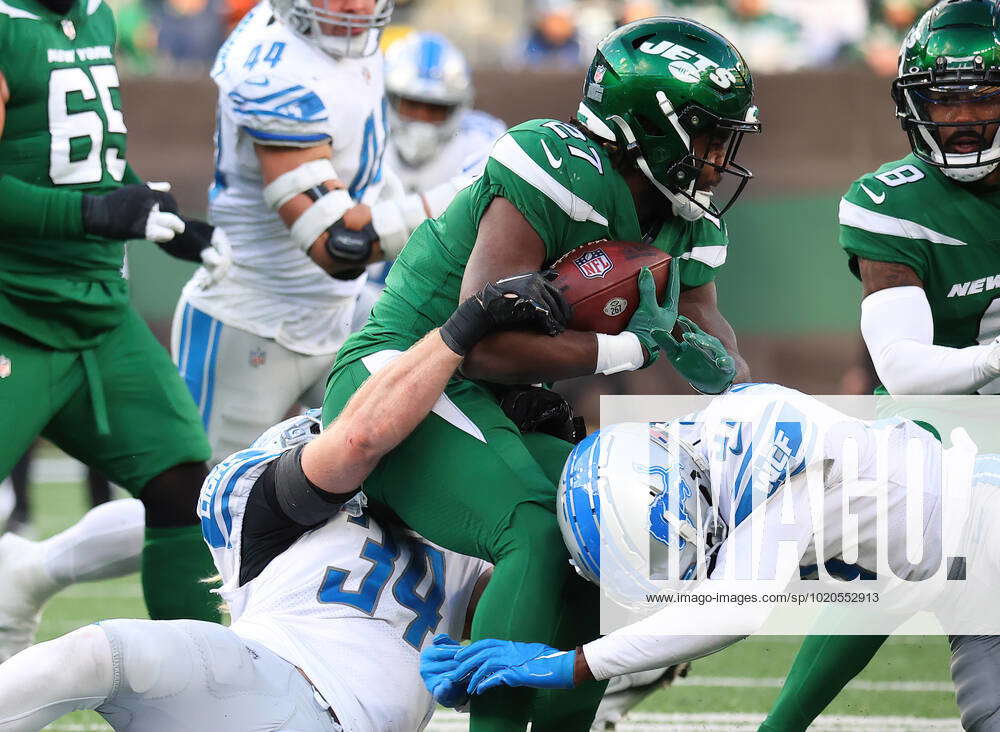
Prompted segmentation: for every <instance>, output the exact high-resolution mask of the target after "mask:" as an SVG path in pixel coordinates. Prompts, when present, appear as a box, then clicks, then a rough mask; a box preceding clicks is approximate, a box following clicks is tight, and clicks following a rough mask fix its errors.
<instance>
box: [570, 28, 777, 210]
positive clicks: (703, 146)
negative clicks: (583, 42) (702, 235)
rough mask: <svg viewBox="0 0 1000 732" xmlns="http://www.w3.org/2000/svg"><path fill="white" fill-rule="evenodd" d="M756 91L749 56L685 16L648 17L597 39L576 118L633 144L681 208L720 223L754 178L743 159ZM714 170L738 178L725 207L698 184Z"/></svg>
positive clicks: (753, 127) (656, 182) (623, 145)
mask: <svg viewBox="0 0 1000 732" xmlns="http://www.w3.org/2000/svg"><path fill="white" fill-rule="evenodd" d="M696 41H697V43H695V42H696ZM692 45H695V46H696V47H697V48H698V50H697V51H695V50H693V49H692ZM753 93H754V86H753V79H752V77H751V75H750V70H749V69H748V68H747V65H746V62H745V61H744V60H743V57H742V56H740V53H739V51H737V50H736V48H735V47H734V46H733V45H732V44H731V43H730V42H729V41H727V40H726V39H725V38H723V37H722V36H721V35H719V34H718V33H716V32H715V31H713V30H712V29H710V28H707V27H706V26H703V25H701V24H700V23H696V22H694V21H691V20H687V19H684V18H648V19H646V20H641V21H637V22H635V23H630V24H628V25H626V26H623V27H621V28H619V29H618V30H616V31H615V32H613V33H612V34H610V35H609V36H607V37H606V38H605V39H604V40H603V41H601V43H600V44H599V45H598V48H597V54H596V56H595V57H594V61H593V63H592V64H591V67H590V73H589V74H588V75H587V81H586V84H585V86H584V99H583V101H582V102H581V103H580V107H579V109H578V111H577V115H576V116H577V119H578V120H579V122H580V123H581V124H582V125H583V126H584V127H586V128H587V129H588V130H589V131H590V132H591V134H593V135H594V136H596V137H598V138H600V139H602V140H605V141H607V142H610V143H614V144H615V145H616V146H617V147H618V148H619V149H620V150H622V151H624V152H625V154H626V155H627V156H628V157H629V158H630V159H631V160H632V161H633V162H634V163H635V165H636V167H637V168H638V169H639V170H640V171H641V172H642V174H643V175H644V176H645V177H646V178H647V179H649V181H650V182H651V183H652V185H653V186H654V187H655V188H656V189H657V190H658V191H660V193H662V194H663V195H664V196H665V197H666V198H667V199H668V200H669V201H670V202H671V205H672V207H673V211H674V213H675V214H676V215H678V216H681V217H683V218H685V219H687V220H689V221H696V220H698V219H700V218H702V217H705V216H708V217H709V218H710V220H712V221H713V222H714V223H715V224H716V225H720V226H721V224H720V223H719V219H720V217H721V216H722V215H723V214H725V213H726V211H728V210H729V209H730V208H731V207H732V206H733V204H734V203H735V202H736V200H737V199H738V198H739V197H740V195H741V194H742V193H743V190H744V188H745V187H746V184H747V183H748V182H749V180H750V179H751V178H752V177H753V174H752V173H751V172H750V171H749V170H747V169H746V168H745V167H743V166H741V165H739V164H738V163H737V162H736V156H737V154H738V152H739V148H740V143H741V142H742V139H743V136H744V135H745V134H748V133H751V134H752V133H758V132H760V120H759V114H758V111H757V107H756V106H754V104H753ZM708 168H714V169H715V173H716V177H717V178H718V179H719V180H725V179H726V176H730V180H735V181H736V184H737V185H736V190H735V191H734V192H733V193H732V195H731V196H730V197H729V200H728V201H726V202H725V203H724V204H722V205H721V206H716V205H713V202H712V201H713V194H712V191H711V186H710V185H709V186H706V185H705V184H704V183H702V184H699V179H701V178H702V173H703V171H705V170H706V169H708ZM699 185H701V187H699Z"/></svg>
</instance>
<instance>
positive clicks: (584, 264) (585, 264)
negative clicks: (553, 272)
mask: <svg viewBox="0 0 1000 732" xmlns="http://www.w3.org/2000/svg"><path fill="white" fill-rule="evenodd" d="M573 264H575V265H576V267H577V269H579V270H580V274H582V275H583V276H584V277H586V278H587V279H588V280H594V279H597V278H599V277H600V278H603V277H604V275H606V274H607V273H608V272H610V271H611V268H612V267H614V266H615V265H614V262H612V261H611V257H609V256H608V255H607V254H605V253H604V250H603V249H594V250H592V251H589V252H584V254H582V255H581V256H579V257H577V258H576V259H574V260H573Z"/></svg>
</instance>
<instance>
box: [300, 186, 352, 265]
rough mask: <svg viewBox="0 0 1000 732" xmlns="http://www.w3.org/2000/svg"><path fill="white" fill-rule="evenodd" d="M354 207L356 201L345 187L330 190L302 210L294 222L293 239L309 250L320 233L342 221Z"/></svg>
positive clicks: (301, 247)
mask: <svg viewBox="0 0 1000 732" xmlns="http://www.w3.org/2000/svg"><path fill="white" fill-rule="evenodd" d="M352 208H354V201H353V200H351V197H350V195H349V194H348V193H347V191H345V190H344V189H342V188H341V189H338V190H336V191H330V192H329V193H327V194H326V195H325V196H323V197H322V198H320V199H319V200H318V201H316V203H314V204H313V205H312V206H310V207H309V208H307V209H306V210H305V211H303V212H302V215H301V216H299V217H298V218H297V219H296V220H295V223H294V224H292V241H294V242H295V243H296V244H297V245H298V246H299V248H300V249H302V250H303V251H308V250H309V247H311V246H312V245H313V242H315V241H316V240H317V239H318V238H319V236H320V234H322V233H323V232H324V231H326V230H327V229H329V228H330V227H331V226H333V225H334V224H335V223H337V222H338V221H340V220H341V219H342V218H343V217H344V214H345V213H347V212H348V211H349V210H350V209H352Z"/></svg>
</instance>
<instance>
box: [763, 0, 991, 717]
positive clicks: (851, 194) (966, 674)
mask: <svg viewBox="0 0 1000 732" xmlns="http://www.w3.org/2000/svg"><path fill="white" fill-rule="evenodd" d="M892 94H893V98H894V100H895V102H896V108H897V116H898V117H899V119H900V120H901V122H902V125H903V129H904V130H905V131H906V133H907V135H908V136H909V138H910V143H911V146H912V149H913V152H912V154H911V155H908V156H907V157H905V158H904V159H902V160H897V161H895V162H892V163H888V164H886V165H883V166H882V167H881V168H879V169H878V170H877V171H876V172H874V173H870V174H868V175H865V176H863V177H861V178H860V179H859V180H857V181H856V182H855V183H854V184H853V185H852V186H851V188H850V190H849V191H848V192H847V194H846V195H845V196H844V199H843V200H842V201H841V204H840V224H841V234H840V241H841V245H842V246H843V247H844V249H845V251H846V252H847V254H848V256H849V258H850V259H849V261H850V266H851V270H852V271H853V272H854V273H855V274H856V275H857V276H858V277H860V279H861V282H862V285H863V292H864V300H863V301H862V303H861V331H862V334H863V336H864V339H865V343H866V344H867V346H868V350H869V352H870V353H871V357H872V361H873V363H874V364H875V369H876V372H877V373H878V376H879V379H880V381H881V382H882V387H884V389H885V390H886V391H888V393H890V394H977V393H978V394H996V393H998V392H1000V340H998V336H1000V299H997V296H998V295H1000V251H998V250H997V245H996V242H997V231H998V230H1000V135H998V131H1000V4H998V2H997V0H950V1H949V2H942V3H939V4H938V5H936V6H935V7H934V8H932V9H931V10H929V11H928V12H927V13H926V14H925V15H924V16H923V18H921V20H920V21H919V22H918V23H917V25H916V26H915V27H914V28H913V29H912V30H911V31H910V33H909V35H907V37H906V40H905V41H904V43H903V49H902V53H901V56H900V66H899V77H898V78H897V79H896V81H895V82H894V83H893V87H892ZM884 641H885V637H884V636H810V637H809V638H807V639H806V640H805V642H804V643H803V645H802V649H801V650H800V651H799V654H798V656H797V657H796V659H795V663H794V665H793V666H792V669H791V671H790V672H789V675H788V679H787V681H786V682H785V685H784V686H783V688H782V691H781V694H780V695H779V697H778V700H777V702H776V704H775V706H774V708H773V709H772V710H771V713H770V715H769V716H768V719H767V721H766V722H765V724H764V725H763V726H762V727H761V729H762V730H780V731H781V732H789V731H790V730H802V729H806V728H807V727H808V726H809V724H810V723H811V722H812V720H813V719H814V718H815V717H816V716H817V715H818V714H819V713H820V712H821V711H822V710H823V708H824V707H825V706H826V705H827V704H828V703H829V702H830V701H831V700H832V699H833V698H834V697H835V696H836V695H837V693H838V692H839V691H840V690H841V689H842V688H843V687H844V685H845V684H846V683H847V682H848V681H849V680H850V679H851V678H853V677H854V676H855V675H856V674H857V673H859V672H860V671H861V669H863V668H864V666H865V665H866V664H867V663H868V661H869V660H870V659H871V657H872V656H873V655H874V654H875V652H876V651H877V650H878V649H879V647H881V645H882V643H883V642H884ZM951 645H952V667H951V668H952V676H953V678H954V681H955V685H956V690H957V695H958V696H957V698H958V704H959V707H960V709H961V711H962V724H963V727H965V728H966V729H974V730H986V729H997V728H998V726H1000V677H998V676H997V674H996V672H995V668H996V661H995V659H996V657H997V654H998V653H1000V642H998V639H997V638H993V637H986V636H953V637H952V638H951ZM991 658H992V659H993V660H992V661H991V660H990V659H991Z"/></svg>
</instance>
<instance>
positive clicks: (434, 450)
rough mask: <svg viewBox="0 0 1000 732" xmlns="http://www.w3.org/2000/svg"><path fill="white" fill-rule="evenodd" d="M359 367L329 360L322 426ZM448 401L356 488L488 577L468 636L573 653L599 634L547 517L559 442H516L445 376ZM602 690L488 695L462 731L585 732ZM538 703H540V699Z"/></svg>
mask: <svg viewBox="0 0 1000 732" xmlns="http://www.w3.org/2000/svg"><path fill="white" fill-rule="evenodd" d="M368 375H369V374H368V370H367V369H366V368H365V366H364V364H363V363H362V362H361V361H354V362H350V363H347V364H337V366H336V367H335V369H334V371H333V373H332V374H331V376H330V381H329V383H328V385H327V393H326V398H325V400H324V404H323V419H324V422H329V421H331V420H332V419H333V418H334V417H336V416H337V414H339V412H340V411H341V410H342V409H343V407H344V406H345V404H346V403H347V401H348V399H349V398H350V396H351V395H352V394H353V393H354V392H355V391H356V390H357V389H358V387H359V386H361V384H362V383H363V382H364V380H365V379H366V378H367V377H368ZM445 393H446V396H447V398H448V400H449V404H448V405H446V408H445V409H443V410H442V414H443V416H442V414H438V413H432V414H430V415H429V416H428V417H427V418H426V419H425V420H424V421H423V422H422V423H421V424H420V425H419V426H418V427H417V429H416V430H415V431H414V432H413V433H412V434H411V435H410V436H409V437H408V438H407V439H406V440H404V441H403V443H402V444H400V446H399V447H398V448H396V449H395V450H394V451H393V452H391V453H390V454H389V455H387V456H386V457H385V458H383V460H382V461H381V462H380V463H379V465H378V466H377V467H376V468H375V470H374V471H373V472H372V474H371V476H369V478H368V479H367V480H366V481H365V483H364V486H363V488H364V491H365V494H366V495H367V496H368V498H369V499H370V500H372V501H375V502H378V503H382V504H385V505H386V506H388V507H389V508H390V509H391V510H392V511H394V512H395V513H396V515H398V516H399V517H400V519H401V520H402V521H404V522H405V523H406V524H407V525H409V526H410V527H411V528H412V529H414V530H415V531H417V532H419V533H420V534H422V535H423V536H425V537H427V538H428V539H430V540H431V541H433V542H436V543H438V544H440V545H442V546H444V547H446V548H448V549H451V550H452V551H456V552H459V553H462V554H468V555H472V556H476V557H480V558H482V559H486V560H488V561H490V562H492V563H493V564H494V565H495V568H494V571H493V578H492V580H491V581H490V584H489V586H488V588H487V589H486V592H485V593H484V594H483V596H482V598H481V600H480V601H479V606H478V608H477V610H476V615H475V618H474V620H473V626H472V638H473V640H476V639H480V638H501V639H509V640H520V641H536V642H542V643H548V644H550V645H558V646H559V647H562V648H572V647H575V646H576V645H578V644H581V643H583V642H586V641H589V640H592V639H593V638H595V637H596V636H597V633H598V601H597V600H598V598H597V588H596V587H593V586H588V585H587V584H586V583H584V582H583V581H582V580H581V579H580V578H578V577H577V576H576V575H575V573H574V572H573V571H572V568H571V567H570V565H569V562H568V554H567V552H566V548H565V546H564V544H563V541H562V536H561V534H560V532H559V527H558V524H557V522H556V517H555V491H556V483H557V481H558V477H559V474H560V472H561V471H562V467H563V463H564V462H565V460H566V456H567V455H568V454H569V451H570V450H571V449H572V446H571V445H570V444H569V443H566V442H563V441H562V440H558V439H556V438H554V437H550V436H548V435H541V434H531V435H522V434H521V433H520V432H519V431H518V430H517V428H516V427H515V426H514V424H513V423H512V422H511V421H510V420H509V419H507V417H506V415H504V413H503V412H502V411H501V410H500V408H499V406H498V405H497V403H496V401H495V400H494V398H493V396H492V395H491V394H490V393H489V392H488V391H487V390H486V389H485V388H484V387H482V386H480V385H478V384H476V383H474V382H471V381H468V380H455V381H453V382H452V383H451V384H450V385H449V386H448V389H447V391H446V392H445ZM602 693H603V685H601V684H589V685H584V686H583V687H581V688H580V689H576V690H573V691H571V692H560V693H559V694H553V695H551V697H550V698H551V699H552V701H551V703H549V704H546V705H545V708H544V709H537V708H536V710H535V712H534V713H533V712H532V711H531V705H532V704H533V703H534V702H535V698H536V694H535V693H534V692H533V691H532V690H529V689H498V690H495V691H492V692H490V693H488V694H485V695H483V696H482V697H476V698H475V699H473V703H472V730H473V732H481V731H483V730H490V731H491V732H493V731H495V730H523V729H525V726H526V724H527V721H528V719H529V717H531V716H532V715H534V718H535V723H534V726H533V729H534V730H536V732H541V731H542V730H553V731H554V730H560V732H573V730H587V729H589V727H590V722H591V720H592V719H593V716H594V712H595V711H596V709H597V705H598V703H599V702H600V696H601V694H602ZM546 697H548V695H545V696H542V695H539V698H546Z"/></svg>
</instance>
